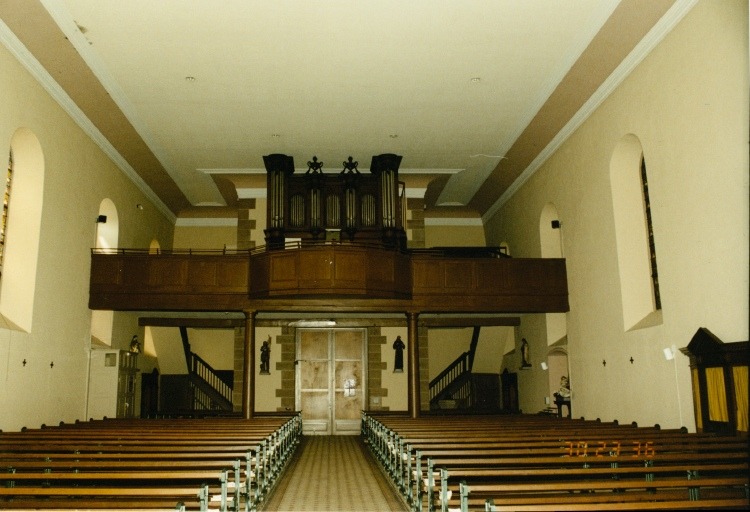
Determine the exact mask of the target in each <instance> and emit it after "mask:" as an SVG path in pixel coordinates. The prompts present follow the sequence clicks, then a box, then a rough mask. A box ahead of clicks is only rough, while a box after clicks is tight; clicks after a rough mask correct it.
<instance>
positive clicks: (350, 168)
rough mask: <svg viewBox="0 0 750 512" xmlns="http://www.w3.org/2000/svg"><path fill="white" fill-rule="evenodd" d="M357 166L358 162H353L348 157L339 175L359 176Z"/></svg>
mask: <svg viewBox="0 0 750 512" xmlns="http://www.w3.org/2000/svg"><path fill="white" fill-rule="evenodd" d="M358 165H359V162H357V161H354V159H353V158H352V157H349V159H348V160H347V161H345V162H344V169H343V170H342V171H341V174H355V173H356V174H359V169H357V166H358Z"/></svg>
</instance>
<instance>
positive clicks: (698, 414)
mask: <svg viewBox="0 0 750 512" xmlns="http://www.w3.org/2000/svg"><path fill="white" fill-rule="evenodd" d="M692 373H693V404H694V405H695V426H696V428H697V429H698V431H701V430H702V429H703V410H702V409H701V385H700V381H699V380H698V369H697V368H694V369H693V372H692Z"/></svg>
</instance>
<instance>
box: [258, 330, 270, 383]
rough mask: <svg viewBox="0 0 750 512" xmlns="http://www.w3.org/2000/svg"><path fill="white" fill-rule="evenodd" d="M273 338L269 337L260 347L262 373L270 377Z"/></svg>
mask: <svg viewBox="0 0 750 512" xmlns="http://www.w3.org/2000/svg"><path fill="white" fill-rule="evenodd" d="M270 370H271V337H270V336H269V337H268V339H267V340H266V341H264V342H263V345H262V346H261V347H260V373H261V374H263V375H268V374H269V373H271V371H270Z"/></svg>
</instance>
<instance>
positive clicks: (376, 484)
mask: <svg viewBox="0 0 750 512" xmlns="http://www.w3.org/2000/svg"><path fill="white" fill-rule="evenodd" d="M262 510H264V511H284V512H292V511H295V512H296V511H315V512H323V511H355V510H356V511H376V512H379V511H383V512H391V511H398V512H401V511H404V510H406V507H405V506H404V504H403V503H402V502H401V501H400V500H399V498H398V497H397V496H396V494H395V492H394V491H393V489H392V488H391V487H390V485H389V484H388V482H387V481H386V480H385V478H384V477H383V475H382V474H381V472H380V469H379V468H378V466H377V465H376V463H375V462H374V460H373V459H372V457H371V455H370V453H369V452H368V450H367V448H366V447H365V446H364V445H363V444H362V441H361V439H360V438H359V436H308V437H305V438H304V440H303V442H302V446H300V448H299V449H298V453H297V454H296V455H295V458H294V460H292V461H291V462H290V464H289V467H287V469H286V472H285V474H284V476H283V477H282V479H281V481H280V482H279V483H278V484H277V486H276V489H275V490H274V491H273V493H272V495H271V496H270V497H269V499H268V500H267V502H266V504H265V505H264V506H263V508H262Z"/></svg>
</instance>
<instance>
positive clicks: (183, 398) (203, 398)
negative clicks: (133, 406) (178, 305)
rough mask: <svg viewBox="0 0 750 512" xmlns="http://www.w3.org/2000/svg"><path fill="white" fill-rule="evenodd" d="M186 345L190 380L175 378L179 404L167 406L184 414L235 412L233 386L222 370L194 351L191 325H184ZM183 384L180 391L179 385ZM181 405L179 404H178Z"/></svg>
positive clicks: (182, 335)
mask: <svg viewBox="0 0 750 512" xmlns="http://www.w3.org/2000/svg"><path fill="white" fill-rule="evenodd" d="M180 336H181V337H182V347H183V349H184V350H185V360H186V362H187V369H188V374H187V376H186V377H187V378H186V379H175V380H173V381H172V382H173V389H172V393H173V394H174V395H179V396H173V398H174V402H175V404H169V405H168V406H166V407H165V406H164V404H162V408H163V409H169V410H170V412H173V413H174V412H177V410H178V411H179V413H180V414H181V415H201V416H206V415H223V414H230V413H232V411H233V405H232V386H231V385H230V384H228V383H227V382H225V381H224V380H223V379H222V378H221V375H220V374H219V372H217V371H216V370H215V369H214V368H212V367H211V365H210V364H208V362H207V361H205V360H204V359H202V358H201V357H200V356H199V355H198V354H196V353H194V352H193V351H192V350H191V348H190V341H189V340H188V334H187V328H186V327H180ZM177 387H179V388H180V389H179V391H178V390H177V389H174V388H177ZM178 404H179V405H178Z"/></svg>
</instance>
